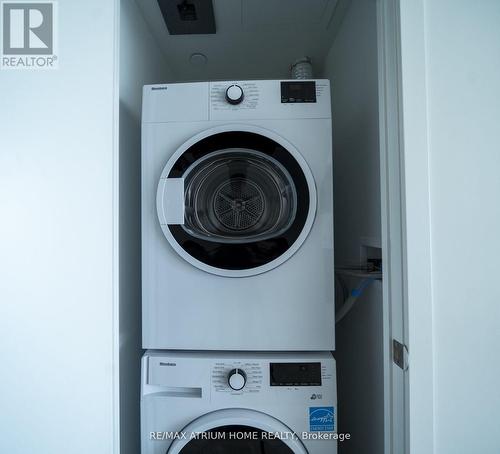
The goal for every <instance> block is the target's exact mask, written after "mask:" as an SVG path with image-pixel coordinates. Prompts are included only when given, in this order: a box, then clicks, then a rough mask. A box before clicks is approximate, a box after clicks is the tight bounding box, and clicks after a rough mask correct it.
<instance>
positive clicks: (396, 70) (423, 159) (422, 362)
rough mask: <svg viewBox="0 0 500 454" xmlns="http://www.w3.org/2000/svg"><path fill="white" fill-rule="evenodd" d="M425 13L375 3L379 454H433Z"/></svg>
mask: <svg viewBox="0 0 500 454" xmlns="http://www.w3.org/2000/svg"><path fill="white" fill-rule="evenodd" d="M424 13H425V11H424V0H414V1H412V2H402V1H400V0H377V26H378V27H377V28H378V50H379V54H378V61H379V100H380V115H379V118H380V125H379V126H380V166H381V167H380V171H381V202H382V205H381V206H382V245H383V264H384V282H383V286H384V287H383V289H384V292H383V293H384V297H383V298H384V314H383V316H384V402H385V405H384V407H385V408H384V427H385V433H384V439H385V453H386V454H400V453H406V454H408V453H410V452H411V453H412V454H413V453H415V454H419V453H424V452H425V453H426V454H432V453H434V436H433V433H434V432H433V431H434V404H433V400H434V393H433V380H434V376H433V369H434V368H433V361H434V359H433V317H432V279H431V277H432V276H431V270H432V268H431V266H432V261H431V232H430V185H429V151H428V142H427V138H428V117H427V87H426V66H425V62H426V59H425V27H424V25H425V14H424ZM393 339H395V340H397V341H399V342H400V343H402V344H403V345H404V346H405V347H406V353H407V354H406V355H405V356H406V359H405V367H404V370H403V369H401V368H399V366H397V365H396V364H394V362H393V347H392V344H393V342H392V341H393ZM410 358H411V360H410Z"/></svg>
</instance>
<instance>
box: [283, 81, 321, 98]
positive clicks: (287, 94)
mask: <svg viewBox="0 0 500 454" xmlns="http://www.w3.org/2000/svg"><path fill="white" fill-rule="evenodd" d="M281 102H282V103H299V102H316V82H313V81H303V82H302V81H297V82H281Z"/></svg>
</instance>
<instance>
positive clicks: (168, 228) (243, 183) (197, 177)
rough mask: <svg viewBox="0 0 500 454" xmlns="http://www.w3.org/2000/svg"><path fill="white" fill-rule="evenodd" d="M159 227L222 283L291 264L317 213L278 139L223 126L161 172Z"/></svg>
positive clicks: (309, 180)
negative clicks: (226, 278)
mask: <svg viewBox="0 0 500 454" xmlns="http://www.w3.org/2000/svg"><path fill="white" fill-rule="evenodd" d="M157 209H158V218H159V220H160V225H161V228H162V230H163V233H164V235H165V237H166V238H167V239H168V241H169V242H170V244H171V245H172V247H173V248H174V249H175V250H176V251H177V252H178V253H179V254H180V255H181V256H182V257H183V258H184V259H185V260H187V261H188V262H190V263H191V264H192V265H194V266H196V267H198V268H200V269H202V270H204V271H207V272H210V273H213V274H218V275H221V276H234V277H243V276H251V275H255V274H259V273H262V272H265V271H268V270H270V269H272V268H274V267H276V266H278V265H280V264H281V263H283V262H284V261H285V260H287V259H288V258H289V257H291V256H292V255H293V254H294V253H295V252H296V251H297V250H298V248H299V247H300V245H301V244H302V243H303V241H304V240H305V238H306V237H307V235H308V233H309V231H310V229H311V227H312V224H313V221H314V216H315V213H316V188H315V185H314V179H313V176H312V173H311V171H310V169H309V167H308V166H307V163H306V162H305V160H304V159H303V157H302V156H301V155H300V153H299V152H298V151H297V150H296V149H295V148H294V147H293V145H291V144H290V143H288V142H287V141H285V140H284V139H282V138H281V137H279V136H278V135H276V134H274V133H272V132H270V131H267V130H264V129H260V128H256V127H248V126H239V125H229V126H225V127H219V128H214V129H210V130H208V131H205V132H203V133H201V134H199V135H198V136H196V137H194V138H192V139H191V140H189V141H188V142H186V143H185V144H184V145H182V146H181V147H180V148H179V149H178V150H177V151H176V152H175V153H174V155H173V156H172V157H171V159H170V160H169V161H168V162H167V164H166V166H165V168H164V169H163V172H162V175H161V178H160V182H159V185H158V192H157Z"/></svg>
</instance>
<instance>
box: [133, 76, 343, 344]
mask: <svg viewBox="0 0 500 454" xmlns="http://www.w3.org/2000/svg"><path fill="white" fill-rule="evenodd" d="M330 110H331V109H330V89H329V82H328V81H327V80H309V81H297V80H294V81H277V80H273V81H238V82H203V83H189V84H167V85H151V86H145V87H144V93H143V118H142V257H143V268H142V270H143V275H142V277H143V279H142V285H143V347H144V348H156V349H166V348H168V349H195V350H196V349H206V350H311V351H312V350H332V349H334V296H333V208H332V198H333V194H332V192H333V189H332V186H333V185H332V131H331V113H330Z"/></svg>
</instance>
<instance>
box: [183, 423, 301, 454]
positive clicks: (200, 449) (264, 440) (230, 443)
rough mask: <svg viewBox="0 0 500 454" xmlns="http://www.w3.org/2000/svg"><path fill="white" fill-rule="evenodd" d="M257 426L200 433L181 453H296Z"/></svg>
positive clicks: (231, 427) (216, 428)
mask: <svg viewBox="0 0 500 454" xmlns="http://www.w3.org/2000/svg"><path fill="white" fill-rule="evenodd" d="M269 438H270V437H269V436H266V433H265V432H263V431H262V430H260V429H257V428H256V427H248V426H222V427H215V428H214V429H211V430H209V431H206V432H203V433H202V434H200V436H199V438H197V439H194V440H191V441H190V442H189V443H188V444H187V445H186V446H184V447H183V448H182V449H181V450H180V451H179V453H180V454H206V453H208V452H212V453H217V454H235V453H238V454H270V453H272V454H294V453H293V451H292V450H291V449H290V448H289V447H288V446H287V445H286V444H285V443H283V442H282V441H281V440H279V439H277V438H276V439H269Z"/></svg>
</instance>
